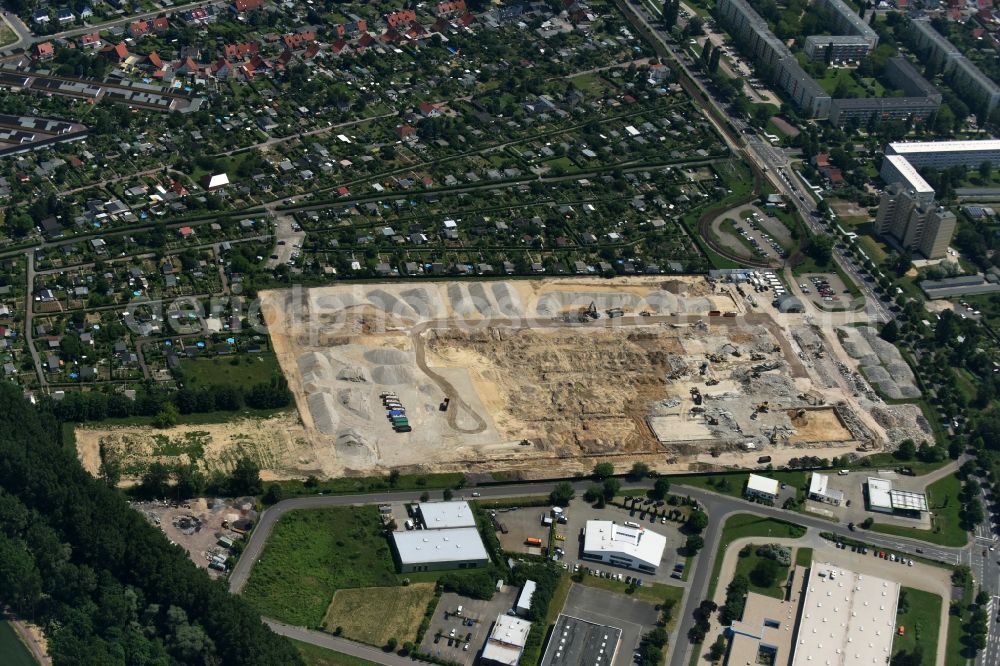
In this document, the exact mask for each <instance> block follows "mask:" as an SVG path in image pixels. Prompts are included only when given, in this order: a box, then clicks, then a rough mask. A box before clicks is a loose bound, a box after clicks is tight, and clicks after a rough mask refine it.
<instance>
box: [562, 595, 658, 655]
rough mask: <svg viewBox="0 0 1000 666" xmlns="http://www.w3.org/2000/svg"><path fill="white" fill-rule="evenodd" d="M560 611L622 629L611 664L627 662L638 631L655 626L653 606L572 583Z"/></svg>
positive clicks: (637, 641) (654, 608)
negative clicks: (613, 660) (618, 644)
mask: <svg viewBox="0 0 1000 666" xmlns="http://www.w3.org/2000/svg"><path fill="white" fill-rule="evenodd" d="M562 612H563V613H565V614H566V615H572V616H573V617H577V618H580V619H581V620H586V621H588V622H594V623H596V624H605V625H610V626H612V627H618V628H619V629H621V630H622V639H621V645H620V646H619V648H618V654H617V656H616V657H615V662H614V666H627V665H628V664H631V663H632V659H633V655H634V654H635V651H636V649H638V647H639V640H640V639H641V638H642V635H643V634H645V633H646V632H647V631H649V630H651V629H653V627H655V626H656V620H657V617H658V615H659V614H658V613H657V611H656V606H654V605H653V604H651V603H648V602H645V601H638V600H636V599H633V598H632V597H628V596H625V595H623V594H618V593H616V592H609V591H607V590H601V589H598V588H595V587H587V586H585V585H579V584H576V583H574V584H573V587H571V588H570V591H569V596H568V597H567V598H566V605H565V606H563V610H562Z"/></svg>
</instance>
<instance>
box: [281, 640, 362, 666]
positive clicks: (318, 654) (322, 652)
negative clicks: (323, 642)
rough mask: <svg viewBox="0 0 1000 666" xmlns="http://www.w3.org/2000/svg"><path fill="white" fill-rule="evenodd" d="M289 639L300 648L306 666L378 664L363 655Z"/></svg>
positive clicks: (300, 654) (296, 647) (299, 651)
mask: <svg viewBox="0 0 1000 666" xmlns="http://www.w3.org/2000/svg"><path fill="white" fill-rule="evenodd" d="M288 640H290V641H291V642H292V645H293V646H294V647H295V649H296V650H298V653H299V656H300V657H302V661H304V662H305V663H306V666H378V664H376V663H375V662H374V661H368V660H367V659H362V658H361V657H352V656H351V655H349V654H341V653H340V652H334V651H333V650H327V649H326V648H321V647H318V646H316V645H312V644H310V643H303V642H302V641H297V640H294V639H291V638H289V639H288Z"/></svg>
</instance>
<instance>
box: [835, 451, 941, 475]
mask: <svg viewBox="0 0 1000 666" xmlns="http://www.w3.org/2000/svg"><path fill="white" fill-rule="evenodd" d="M950 462H951V460H950V459H945V460H942V461H941V462H936V463H925V462H920V461H919V460H910V461H907V462H901V461H899V460H897V459H896V458H894V457H893V455H892V454H891V453H875V454H873V455H870V456H865V457H864V458H859V459H858V460H855V461H854V462H852V463H851V464H850V467H851V469H858V468H862V469H864V468H867V467H871V468H875V467H882V468H896V467H900V466H903V467H909V468H910V469H912V470H913V473H914V474H916V475H917V476H921V475H923V474H927V473H928V472H933V471H934V470H936V469H941V468H942V467H944V466H945V465H947V464H948V463H950Z"/></svg>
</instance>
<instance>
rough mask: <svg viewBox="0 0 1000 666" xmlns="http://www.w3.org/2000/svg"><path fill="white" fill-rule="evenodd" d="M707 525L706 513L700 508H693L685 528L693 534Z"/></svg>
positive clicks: (699, 531)
mask: <svg viewBox="0 0 1000 666" xmlns="http://www.w3.org/2000/svg"><path fill="white" fill-rule="evenodd" d="M706 527H708V514H707V513H705V512H704V511H702V510H701V509H695V510H694V511H692V512H691V515H690V516H688V519H687V528H688V530H690V531H691V532H693V533H695V534H699V533H701V532H702V531H704V529H705V528H706Z"/></svg>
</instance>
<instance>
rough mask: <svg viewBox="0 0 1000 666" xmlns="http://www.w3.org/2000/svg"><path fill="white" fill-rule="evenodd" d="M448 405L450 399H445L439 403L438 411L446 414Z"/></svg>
mask: <svg viewBox="0 0 1000 666" xmlns="http://www.w3.org/2000/svg"><path fill="white" fill-rule="evenodd" d="M450 404H451V398H445V399H444V400H442V401H441V406H440V407H438V409H440V410H441V411H442V412H447V411H448V405H450Z"/></svg>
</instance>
